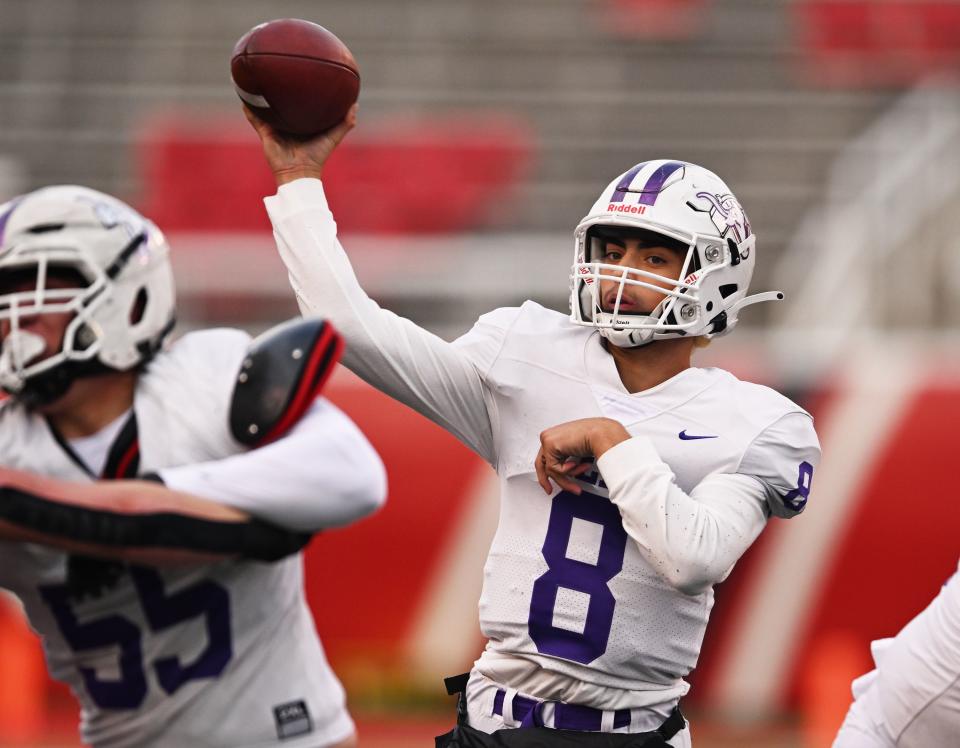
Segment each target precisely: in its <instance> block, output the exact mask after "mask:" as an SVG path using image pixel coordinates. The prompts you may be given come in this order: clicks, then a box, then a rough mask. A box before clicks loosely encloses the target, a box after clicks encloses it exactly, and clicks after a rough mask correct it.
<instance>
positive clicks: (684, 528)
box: [597, 437, 766, 594]
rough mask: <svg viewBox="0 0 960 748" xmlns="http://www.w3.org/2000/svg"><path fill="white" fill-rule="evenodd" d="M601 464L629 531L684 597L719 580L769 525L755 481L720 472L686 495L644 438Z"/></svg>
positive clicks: (618, 448)
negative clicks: (722, 474)
mask: <svg viewBox="0 0 960 748" xmlns="http://www.w3.org/2000/svg"><path fill="white" fill-rule="evenodd" d="M597 467H598V468H599V470H600V472H601V474H602V475H603V478H604V482H605V483H606V485H607V487H608V489H609V491H610V500H611V501H613V503H614V504H616V506H617V507H618V509H619V510H620V514H621V516H622V517H623V525H624V529H625V530H626V531H627V534H628V535H629V536H630V537H631V538H632V539H633V541H634V542H635V543H636V544H637V547H638V548H639V549H640V552H641V553H642V554H643V555H644V557H645V558H646V559H647V561H648V562H650V564H651V565H652V567H653V568H654V569H656V570H657V571H658V572H660V573H661V574H662V575H663V577H664V578H665V579H666V580H667V581H668V582H669V583H670V584H671V586H673V587H674V588H676V589H678V590H679V591H681V592H684V593H686V594H697V593H699V592H702V591H703V590H705V589H707V588H709V587H710V586H712V585H714V584H716V583H717V582H719V581H721V580H722V579H723V578H724V577H725V576H726V574H727V573H728V572H729V570H730V568H731V567H732V566H733V564H734V563H736V561H737V560H738V559H739V558H740V556H741V555H743V553H744V551H746V549H747V548H749V547H750V545H751V544H752V543H753V541H754V540H755V539H756V537H757V535H759V534H760V531H761V530H762V529H763V527H764V525H765V524H766V515H765V514H764V511H763V503H762V501H763V499H762V496H763V489H762V486H761V485H760V484H759V483H758V482H756V481H753V480H752V479H750V478H748V477H746V476H736V475H724V476H716V477H714V478H708V479H706V480H705V481H704V482H703V483H702V484H701V485H700V486H698V487H697V488H696V489H694V491H693V493H692V494H687V493H685V492H684V491H683V490H681V489H680V488H679V487H678V486H677V485H676V483H675V482H674V476H673V473H672V472H671V470H670V468H669V467H668V466H667V465H666V463H664V462H663V461H662V460H661V459H660V458H659V456H658V455H657V454H656V452H655V451H654V449H653V446H652V445H651V444H650V443H649V441H648V440H646V439H644V438H643V437H634V438H633V439H630V440H628V441H626V442H623V443H622V444H620V445H617V446H616V447H614V448H612V449H610V450H609V451H608V452H607V453H606V454H604V455H603V457H601V458H600V459H599V460H598V461H597Z"/></svg>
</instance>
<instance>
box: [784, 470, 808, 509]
mask: <svg viewBox="0 0 960 748" xmlns="http://www.w3.org/2000/svg"><path fill="white" fill-rule="evenodd" d="M812 484H813V465H811V464H810V463H809V462H807V461H806V460H804V461H803V462H801V463H800V475H799V476H798V477H797V487H796V488H794V489H792V490H791V491H788V492H787V495H786V496H784V497H783V503H784V504H786V505H787V506H788V507H790V508H791V509H793V511H795V512H799V511H802V510H803V507H804V506H806V504H807V499H808V498H810V486H811V485H812ZM798 497H799V498H798Z"/></svg>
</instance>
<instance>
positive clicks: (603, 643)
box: [528, 491, 627, 664]
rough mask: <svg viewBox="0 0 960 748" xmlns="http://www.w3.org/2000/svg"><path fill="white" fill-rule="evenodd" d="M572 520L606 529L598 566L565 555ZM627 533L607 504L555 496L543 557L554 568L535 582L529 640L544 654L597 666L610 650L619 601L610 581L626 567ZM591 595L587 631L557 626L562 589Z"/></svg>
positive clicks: (586, 495) (586, 496) (591, 498)
mask: <svg viewBox="0 0 960 748" xmlns="http://www.w3.org/2000/svg"><path fill="white" fill-rule="evenodd" d="M574 518H578V519H582V520H586V521H587V522H591V523H594V524H597V525H600V526H601V527H602V528H603V531H602V535H601V538H600V549H599V553H598V555H597V563H596V564H595V565H594V564H588V563H585V562H583V561H578V560H576V559H572V558H568V557H567V546H568V545H569V543H570V535H571V532H572V531H573V520H574ZM626 547H627V533H626V531H625V530H624V529H623V522H622V520H621V518H620V511H619V510H618V509H617V508H616V507H615V506H614V505H613V504H612V503H610V501H609V500H607V499H605V498H603V497H602V496H596V495H594V494H589V493H586V492H584V493H583V494H581V495H580V496H577V495H575V494H572V493H568V492H567V491H562V492H560V493H558V494H557V495H556V496H554V497H553V507H552V509H551V511H550V521H549V525H548V527H547V535H546V538H545V539H544V541H543V558H544V560H545V561H546V562H547V565H548V566H549V567H550V568H549V569H548V570H547V571H546V573H544V574H543V575H542V576H541V577H540V578H539V579H537V581H536V582H534V584H533V592H532V594H531V596H530V618H529V621H528V626H529V630H530V638H531V639H533V642H534V644H536V645H537V650H538V651H539V652H542V653H543V654H549V655H554V656H556V657H562V658H564V659H565V660H573V661H574V662H582V663H584V664H586V663H589V662H593V661H594V660H595V659H597V658H598V657H599V656H600V655H602V654H603V653H604V652H606V651H607V642H608V640H609V639H610V629H611V627H612V626H613V611H614V607H615V606H616V600H615V598H614V597H613V593H612V592H611V591H610V587H609V586H608V584H607V583H608V582H609V581H610V580H611V579H613V578H614V577H615V576H616V575H617V574H619V573H620V571H621V570H622V569H623V556H624V553H625V552H626ZM561 587H562V588H564V589H568V590H574V591H576V592H580V593H583V594H586V595H588V596H589V598H590V600H589V603H588V605H587V614H586V621H585V622H584V626H583V633H580V632H578V631H571V630H569V629H565V628H559V627H557V626H554V624H553V620H554V609H555V608H556V605H557V593H558V592H559V590H560V588H561Z"/></svg>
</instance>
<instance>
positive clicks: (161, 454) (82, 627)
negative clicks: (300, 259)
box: [0, 330, 353, 748]
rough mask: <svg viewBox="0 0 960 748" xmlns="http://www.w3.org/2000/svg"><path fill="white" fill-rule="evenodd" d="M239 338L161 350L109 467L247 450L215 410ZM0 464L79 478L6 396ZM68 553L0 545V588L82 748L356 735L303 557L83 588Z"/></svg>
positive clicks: (295, 746) (117, 568) (328, 740)
mask: <svg viewBox="0 0 960 748" xmlns="http://www.w3.org/2000/svg"><path fill="white" fill-rule="evenodd" d="M249 342H250V340H249V337H248V336H247V335H246V334H245V333H243V332H240V331H236V330H210V331H204V332H197V333H192V334H189V335H187V336H185V337H184V338H182V339H181V340H179V341H178V342H177V343H175V344H174V345H173V346H172V348H171V349H170V350H168V351H164V352H161V353H160V354H158V355H157V356H156V358H154V360H153V361H152V362H151V363H150V364H149V367H148V369H147V371H146V372H145V373H144V374H143V375H141V377H140V378H139V380H138V384H137V389H136V394H135V399H134V408H133V412H134V414H135V429H133V428H131V427H129V426H128V427H125V428H124V429H123V430H122V431H121V433H120V435H119V436H118V437H117V441H116V442H115V443H114V445H113V447H112V449H111V457H110V458H109V459H108V460H107V464H108V470H109V468H110V465H111V463H112V464H113V465H115V466H116V465H120V466H121V467H122V466H123V465H124V464H126V465H127V466H131V465H136V460H137V459H139V469H138V471H137V473H138V474H144V473H149V472H154V471H158V470H160V469H161V468H164V467H167V466H173V465H184V464H191V463H197V462H202V461H209V460H218V459H220V458H225V457H227V456H229V455H233V454H237V453H240V452H245V451H246V450H245V448H244V447H242V446H241V445H240V444H239V443H238V442H236V441H235V440H234V439H233V437H232V436H231V434H230V431H229V426H228V424H229V419H228V412H229V407H230V398H231V393H232V390H233V382H234V378H235V376H236V373H237V372H238V371H239V367H240V364H241V361H242V360H243V357H244V355H245V352H246V349H247V346H248V344H249ZM131 423H132V422H131ZM137 445H138V447H139V449H138V448H137ZM0 461H2V462H3V464H4V465H5V466H8V467H11V468H16V469H20V470H27V471H32V472H35V473H38V474H42V475H47V476H51V477H55V478H60V479H65V480H74V481H84V480H90V479H91V478H90V476H89V474H88V473H87V472H86V471H85V470H84V469H83V467H82V466H81V465H80V464H78V462H77V461H76V460H75V458H74V457H72V456H71V455H70V453H69V452H68V450H67V449H65V448H64V447H63V446H61V444H60V443H59V442H58V440H57V439H56V438H55V437H54V434H53V433H52V431H51V429H50V428H49V427H48V425H47V423H46V421H45V420H44V419H43V418H41V417H38V416H34V415H30V414H28V413H27V412H25V411H24V409H23V408H21V407H19V406H18V405H16V404H15V403H13V402H11V401H7V402H6V403H4V404H3V406H2V407H0ZM125 474H130V471H129V469H127V470H126V471H125ZM269 499H270V497H268V496H264V497H263V501H264V502H269ZM68 558H69V557H68V555H67V554H65V553H62V552H59V551H57V550H54V549H50V548H46V547H42V546H39V545H29V544H17V543H0V586H3V587H6V588H8V589H10V590H11V591H13V592H14V593H15V594H16V595H17V596H18V597H19V598H20V600H21V601H22V602H23V605H24V607H25V609H26V611H27V615H28V617H29V620H30V623H31V625H32V627H33V628H34V629H35V630H36V631H37V632H38V633H39V634H40V635H41V636H42V637H43V642H44V648H45V651H46V657H47V662H48V667H49V669H50V672H51V674H52V675H53V677H55V678H57V679H58V680H62V681H65V682H66V683H68V684H69V685H70V687H71V688H72V689H73V691H74V693H75V694H76V696H77V698H78V700H79V701H80V704H81V707H82V713H81V734H82V738H83V740H84V741H85V742H86V743H89V744H91V745H93V746H96V748H108V747H109V748H113V747H116V748H120V747H129V748H134V747H136V748H184V746H191V748H199V747H201V746H216V747H218V748H223V747H225V746H230V747H231V748H235V747H238V746H245V747H248V748H254V747H257V748H259V747H261V746H275V745H283V746H287V747H291V748H308V747H309V748H316V747H318V746H325V745H329V744H332V743H334V742H337V741H339V740H342V739H344V738H346V737H347V736H349V735H350V734H351V732H352V731H353V726H352V723H351V721H350V718H349V716H348V715H347V713H346V711H345V708H344V701H345V696H344V692H343V689H342V688H341V686H340V684H339V682H338V681H337V679H336V677H335V676H334V674H333V673H332V671H331V669H330V667H329V665H328V664H327V661H326V658H325V656H324V652H323V648H322V646H321V644H320V641H319V639H318V637H317V633H316V630H315V628H314V623H313V619H312V616H311V614H310V611H309V609H308V607H307V604H306V601H305V598H304V592H303V569H302V558H301V556H300V554H296V555H293V556H290V557H288V558H286V559H284V560H281V561H279V562H276V563H261V562H254V561H249V562H248V561H224V562H221V563H214V564H209V565H191V566H180V567H169V568H163V569H158V568H148V567H137V566H126V565H120V564H113V565H110V564H106V565H101V566H102V567H103V568H106V569H110V568H113V570H114V575H113V579H112V580H107V581H105V582H104V584H103V586H102V588H101V589H100V590H99V592H92V593H90V594H86V595H76V594H71V590H70V589H69V588H68V586H67V584H66V582H67V568H68Z"/></svg>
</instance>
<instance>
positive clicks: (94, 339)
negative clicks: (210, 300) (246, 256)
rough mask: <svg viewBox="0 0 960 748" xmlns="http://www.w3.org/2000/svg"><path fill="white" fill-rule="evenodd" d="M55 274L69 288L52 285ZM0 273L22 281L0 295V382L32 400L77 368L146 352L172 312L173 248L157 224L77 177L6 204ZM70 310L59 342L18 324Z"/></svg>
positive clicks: (0, 228) (82, 371) (122, 363)
mask: <svg viewBox="0 0 960 748" xmlns="http://www.w3.org/2000/svg"><path fill="white" fill-rule="evenodd" d="M57 274H60V275H61V276H65V277H67V278H69V279H71V281H70V283H69V284H68V286H69V287H63V285H64V284H63V283H60V284H58V287H56V288H54V287H50V286H49V285H48V282H47V279H48V278H50V277H53V276H55V275H57ZM0 278H7V279H10V278H18V279H20V280H19V284H20V287H21V288H22V290H17V291H14V292H9V291H8V292H5V293H3V294H2V295H0V319H3V320H6V321H7V327H8V333H7V335H6V338H5V339H4V341H3V350H2V354H0V385H2V386H3V388H4V389H6V390H7V391H9V392H11V393H12V394H14V395H15V396H23V397H24V398H25V399H30V400H32V401H34V402H44V401H49V400H51V399H53V398H54V397H56V396H58V394H60V393H62V391H65V389H66V387H67V386H69V383H70V382H71V381H72V380H73V379H75V378H77V377H79V376H86V375H90V374H96V373H100V372H103V371H106V370H120V371H123V370H127V369H131V368H133V367H135V366H137V365H139V364H142V363H143V362H145V361H147V360H149V358H150V357H151V356H152V355H153V353H154V352H155V351H156V350H157V349H158V348H159V347H160V345H161V344H162V342H163V340H164V338H165V337H166V335H167V334H168V333H169V332H170V330H171V328H172V326H173V320H174V300H175V299H174V285H173V272H172V270H171V267H170V260H169V248H168V246H167V242H166V240H165V239H164V237H163V234H162V233H161V232H160V231H159V229H157V227H156V226H155V225H154V224H153V223H152V222H150V221H148V220H147V219H146V218H144V217H143V216H142V215H140V214H139V213H138V212H137V211H135V210H134V209H133V208H131V207H130V206H128V205H127V204H126V203H123V202H121V201H120V200H117V199H116V198H114V197H111V196H110V195H105V194H103V193H101V192H97V191H96V190H91V189H88V188H86V187H78V186H73V185H63V186H55V187H45V188H42V189H39V190H36V191H34V192H31V193H29V194H27V195H24V196H22V197H20V198H16V199H14V200H12V201H10V202H9V203H7V204H5V205H3V206H0ZM63 313H69V314H71V315H72V318H71V320H70V322H69V324H68V325H67V329H66V332H65V334H64V338H63V341H62V344H61V346H60V350H59V351H56V352H55V353H54V354H53V355H50V356H47V357H44V358H42V359H41V358H40V357H39V354H40V353H41V352H42V349H43V347H44V346H43V344H42V342H38V340H37V339H36V336H35V335H32V334H31V333H30V332H29V331H27V330H24V329H22V327H21V325H20V324H19V323H20V320H21V319H22V318H24V317H26V316H30V315H42V314H63Z"/></svg>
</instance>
